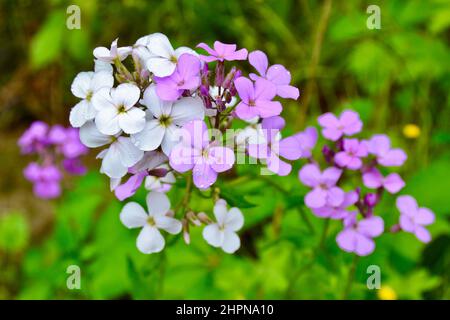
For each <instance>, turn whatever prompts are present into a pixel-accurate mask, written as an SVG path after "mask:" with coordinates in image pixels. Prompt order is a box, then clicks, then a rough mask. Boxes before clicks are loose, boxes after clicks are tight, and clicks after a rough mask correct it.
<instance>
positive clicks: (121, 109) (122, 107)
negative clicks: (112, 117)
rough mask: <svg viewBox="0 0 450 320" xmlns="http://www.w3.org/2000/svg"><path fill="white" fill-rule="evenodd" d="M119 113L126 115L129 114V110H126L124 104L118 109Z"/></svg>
mask: <svg viewBox="0 0 450 320" xmlns="http://www.w3.org/2000/svg"><path fill="white" fill-rule="evenodd" d="M117 112H118V113H125V112H127V109H125V106H124V105H123V104H121V105H120V106H119V107H118V108H117Z"/></svg>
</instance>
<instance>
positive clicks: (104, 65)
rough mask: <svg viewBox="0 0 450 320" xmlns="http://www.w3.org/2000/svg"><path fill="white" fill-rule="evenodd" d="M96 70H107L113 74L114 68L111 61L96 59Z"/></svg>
mask: <svg viewBox="0 0 450 320" xmlns="http://www.w3.org/2000/svg"><path fill="white" fill-rule="evenodd" d="M94 71H95V72H100V71H106V72H108V73H110V74H112V73H113V71H114V70H113V67H112V65H111V64H110V63H108V62H105V61H101V60H98V59H94Z"/></svg>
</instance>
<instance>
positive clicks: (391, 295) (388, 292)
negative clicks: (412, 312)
mask: <svg viewBox="0 0 450 320" xmlns="http://www.w3.org/2000/svg"><path fill="white" fill-rule="evenodd" d="M378 299H380V300H397V293H396V292H395V291H394V289H392V288H391V287H389V286H382V287H381V288H380V290H378Z"/></svg>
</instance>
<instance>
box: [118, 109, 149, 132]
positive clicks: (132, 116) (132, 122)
mask: <svg viewBox="0 0 450 320" xmlns="http://www.w3.org/2000/svg"><path fill="white" fill-rule="evenodd" d="M118 119H119V126H120V128H121V129H122V130H123V131H124V132H125V133H128V134H135V133H138V132H140V131H142V129H144V127H145V111H144V110H141V109H139V108H134V107H133V108H131V109H129V110H128V111H127V112H123V113H120V114H119V116H118Z"/></svg>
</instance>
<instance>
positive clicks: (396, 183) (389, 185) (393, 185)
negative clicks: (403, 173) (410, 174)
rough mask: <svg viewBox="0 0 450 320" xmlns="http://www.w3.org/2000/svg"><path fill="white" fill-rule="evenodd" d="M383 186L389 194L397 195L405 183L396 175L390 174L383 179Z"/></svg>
mask: <svg viewBox="0 0 450 320" xmlns="http://www.w3.org/2000/svg"><path fill="white" fill-rule="evenodd" d="M383 186H384V188H385V189H386V190H387V191H388V192H389V193H397V192H399V191H400V190H401V189H402V188H403V187H404V186H405V182H404V181H403V180H402V178H401V177H400V175H398V174H397V173H391V174H389V175H388V176H387V177H386V178H384V183H383Z"/></svg>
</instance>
